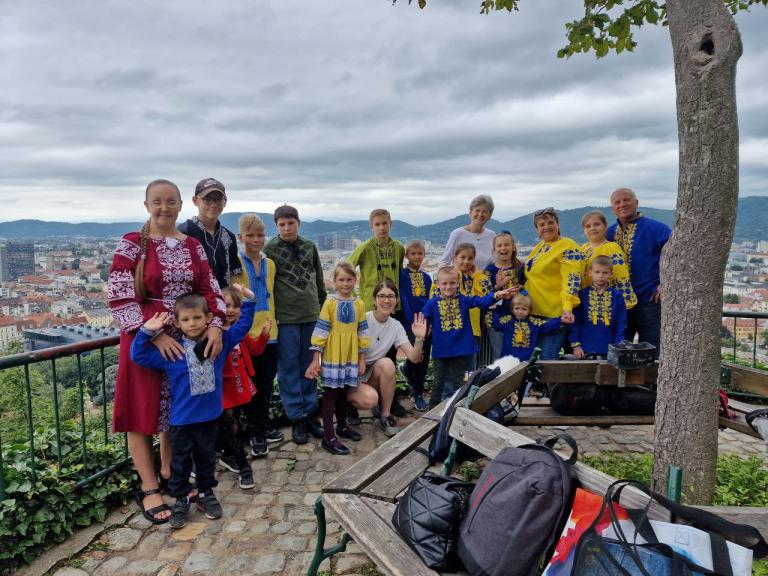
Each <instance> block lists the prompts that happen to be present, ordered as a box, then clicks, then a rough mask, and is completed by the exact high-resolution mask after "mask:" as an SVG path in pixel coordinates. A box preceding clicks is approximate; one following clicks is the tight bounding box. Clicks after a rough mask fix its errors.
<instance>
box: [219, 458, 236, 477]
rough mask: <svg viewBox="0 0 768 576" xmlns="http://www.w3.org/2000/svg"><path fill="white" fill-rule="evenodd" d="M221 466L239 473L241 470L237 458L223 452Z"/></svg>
mask: <svg viewBox="0 0 768 576" xmlns="http://www.w3.org/2000/svg"><path fill="white" fill-rule="evenodd" d="M219 466H221V467H222V468H226V469H227V470H229V471H230V472H234V473H235V474H237V473H238V472H240V464H238V463H237V460H236V459H235V457H234V456H232V455H230V454H222V455H221V456H219Z"/></svg>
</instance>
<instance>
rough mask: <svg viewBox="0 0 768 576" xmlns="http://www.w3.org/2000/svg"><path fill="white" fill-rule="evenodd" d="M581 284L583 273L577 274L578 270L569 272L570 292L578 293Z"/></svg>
mask: <svg viewBox="0 0 768 576" xmlns="http://www.w3.org/2000/svg"><path fill="white" fill-rule="evenodd" d="M580 286H581V274H577V273H576V272H569V273H568V293H569V294H578V293H579V287H580Z"/></svg>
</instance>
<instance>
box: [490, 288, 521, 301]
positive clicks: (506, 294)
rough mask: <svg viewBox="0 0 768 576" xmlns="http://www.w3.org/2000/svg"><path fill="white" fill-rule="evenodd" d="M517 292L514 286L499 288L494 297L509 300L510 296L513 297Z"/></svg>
mask: <svg viewBox="0 0 768 576" xmlns="http://www.w3.org/2000/svg"><path fill="white" fill-rule="evenodd" d="M515 292H517V290H515V289H514V288H507V289H506V290H499V291H498V292H496V293H495V294H494V298H496V300H509V299H510V298H512V296H514V295H515Z"/></svg>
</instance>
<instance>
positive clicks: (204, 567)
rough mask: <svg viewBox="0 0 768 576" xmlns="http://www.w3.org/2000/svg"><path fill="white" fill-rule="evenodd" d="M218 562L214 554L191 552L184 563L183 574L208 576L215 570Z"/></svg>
mask: <svg viewBox="0 0 768 576" xmlns="http://www.w3.org/2000/svg"><path fill="white" fill-rule="evenodd" d="M218 563H219V561H218V559H217V558H216V556H215V555H214V554H208V553H205V552H193V553H192V554H190V555H189V558H187V561H186V562H184V566H183V568H182V569H183V571H184V574H210V573H211V572H213V571H214V570H216V566H217V565H218Z"/></svg>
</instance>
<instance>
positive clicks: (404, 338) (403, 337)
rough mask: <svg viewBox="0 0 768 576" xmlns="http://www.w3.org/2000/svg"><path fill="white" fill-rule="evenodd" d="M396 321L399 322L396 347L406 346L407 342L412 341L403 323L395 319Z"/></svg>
mask: <svg viewBox="0 0 768 576" xmlns="http://www.w3.org/2000/svg"><path fill="white" fill-rule="evenodd" d="M395 323H396V324H397V333H396V334H395V344H394V346H395V348H400V346H404V345H405V344H410V343H411V341H410V340H408V335H407V334H406V333H405V328H403V325H402V324H400V322H397V320H395Z"/></svg>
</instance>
